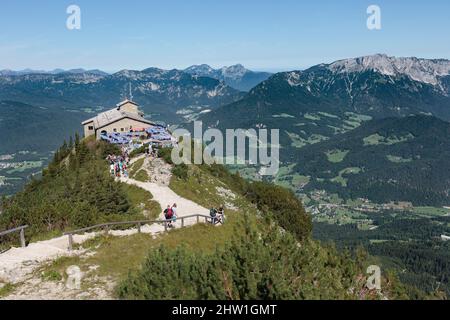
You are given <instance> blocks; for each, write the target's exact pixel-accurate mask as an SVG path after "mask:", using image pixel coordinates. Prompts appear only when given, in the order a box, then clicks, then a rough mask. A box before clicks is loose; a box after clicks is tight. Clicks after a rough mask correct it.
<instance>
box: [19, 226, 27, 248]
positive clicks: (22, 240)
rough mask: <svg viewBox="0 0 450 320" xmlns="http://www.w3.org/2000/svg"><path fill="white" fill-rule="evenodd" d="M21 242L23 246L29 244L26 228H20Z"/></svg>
mask: <svg viewBox="0 0 450 320" xmlns="http://www.w3.org/2000/svg"><path fill="white" fill-rule="evenodd" d="M20 244H21V246H22V248H25V247H26V246H27V244H26V242H25V229H20Z"/></svg>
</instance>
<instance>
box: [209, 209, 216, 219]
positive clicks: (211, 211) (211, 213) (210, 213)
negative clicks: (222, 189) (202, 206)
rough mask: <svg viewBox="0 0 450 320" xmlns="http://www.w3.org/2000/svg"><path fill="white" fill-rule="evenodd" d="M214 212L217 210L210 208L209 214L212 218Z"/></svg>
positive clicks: (214, 214)
mask: <svg viewBox="0 0 450 320" xmlns="http://www.w3.org/2000/svg"><path fill="white" fill-rule="evenodd" d="M216 214H217V211H216V209H214V208H213V209H210V210H209V215H210V216H211V217H212V218H214V217H215V216H216Z"/></svg>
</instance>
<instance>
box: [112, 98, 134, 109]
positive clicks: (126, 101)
mask: <svg viewBox="0 0 450 320" xmlns="http://www.w3.org/2000/svg"><path fill="white" fill-rule="evenodd" d="M127 103H131V104H134V105H135V106H137V107H139V105H138V104H137V103H136V102H134V101H131V100H128V99H125V100H124V101H122V102H120V103H118V104H116V107H117V108H118V109H120V107H121V106H123V105H124V104H127Z"/></svg>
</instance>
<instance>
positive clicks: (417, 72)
mask: <svg viewBox="0 0 450 320" xmlns="http://www.w3.org/2000/svg"><path fill="white" fill-rule="evenodd" d="M328 69H330V70H331V71H333V72H338V73H351V72H363V71H368V70H373V71H376V72H379V73H381V74H384V75H388V76H396V75H407V76H409V77H410V78H411V79H413V80H415V81H419V82H424V83H428V84H432V85H437V84H438V83H439V77H443V76H448V75H450V61H449V60H444V59H433V60H429V59H420V58H416V57H399V58H397V57H391V56H388V55H386V54H375V55H371V56H363V57H358V58H351V59H344V60H339V61H336V62H333V63H331V64H330V65H328Z"/></svg>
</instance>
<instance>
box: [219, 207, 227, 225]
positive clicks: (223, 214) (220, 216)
mask: <svg viewBox="0 0 450 320" xmlns="http://www.w3.org/2000/svg"><path fill="white" fill-rule="evenodd" d="M224 220H225V210H224V209H223V206H220V207H219V210H218V211H217V223H221V224H223V222H224Z"/></svg>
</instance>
